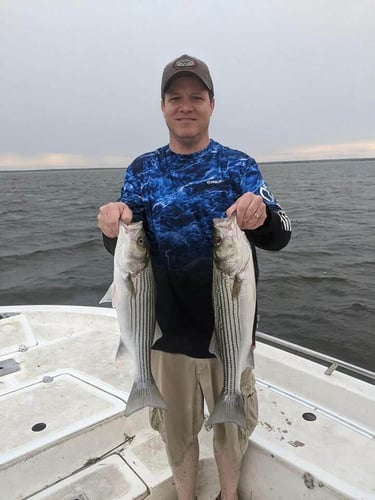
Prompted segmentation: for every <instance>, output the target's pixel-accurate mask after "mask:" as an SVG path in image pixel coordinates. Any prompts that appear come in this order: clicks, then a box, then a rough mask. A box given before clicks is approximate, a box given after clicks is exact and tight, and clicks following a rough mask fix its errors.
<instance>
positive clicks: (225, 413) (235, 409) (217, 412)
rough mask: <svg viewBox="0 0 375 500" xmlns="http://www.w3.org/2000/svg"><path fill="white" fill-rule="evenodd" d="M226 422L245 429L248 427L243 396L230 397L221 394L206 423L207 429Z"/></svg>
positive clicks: (233, 395) (234, 395)
mask: <svg viewBox="0 0 375 500" xmlns="http://www.w3.org/2000/svg"><path fill="white" fill-rule="evenodd" d="M224 422H231V423H233V424H236V425H238V426H239V427H243V428H245V427H246V415H245V406H244V399H243V396H242V394H232V395H228V394H224V393H221V395H220V397H219V399H218V401H217V403H216V405H215V407H214V409H213V411H212V413H211V415H210V416H209V418H208V420H207V422H206V427H207V428H211V427H212V426H213V425H214V424H221V423H224Z"/></svg>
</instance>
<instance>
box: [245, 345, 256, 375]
mask: <svg viewBox="0 0 375 500" xmlns="http://www.w3.org/2000/svg"><path fill="white" fill-rule="evenodd" d="M246 366H249V367H250V368H251V369H252V370H253V369H254V368H255V360H254V349H253V348H251V349H250V350H249V353H248V355H247V360H246Z"/></svg>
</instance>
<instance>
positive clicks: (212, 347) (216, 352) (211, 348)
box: [208, 331, 220, 358]
mask: <svg viewBox="0 0 375 500" xmlns="http://www.w3.org/2000/svg"><path fill="white" fill-rule="evenodd" d="M208 350H209V351H210V353H211V354H214V355H215V356H216V357H217V358H220V356H219V346H218V344H217V339H216V334H215V331H213V332H212V337H211V341H210V345H209V347H208Z"/></svg>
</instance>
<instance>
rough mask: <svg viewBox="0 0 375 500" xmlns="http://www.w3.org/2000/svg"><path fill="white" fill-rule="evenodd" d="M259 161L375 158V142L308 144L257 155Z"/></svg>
mask: <svg viewBox="0 0 375 500" xmlns="http://www.w3.org/2000/svg"><path fill="white" fill-rule="evenodd" d="M257 158H258V160H259V161H297V160H298V161H299V160H333V159H344V158H375V141H356V142H342V143H333V144H308V145H301V146H297V147H294V148H291V149H285V150H280V151H275V152H274V153H271V154H268V153H266V154H261V153H260V154H259V155H257Z"/></svg>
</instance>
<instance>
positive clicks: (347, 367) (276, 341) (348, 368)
mask: <svg viewBox="0 0 375 500" xmlns="http://www.w3.org/2000/svg"><path fill="white" fill-rule="evenodd" d="M256 336H257V339H259V340H261V341H264V343H266V344H271V345H275V346H278V347H280V348H281V349H284V350H286V351H290V352H292V353H298V354H300V355H302V356H304V357H306V358H309V359H312V360H314V361H318V362H322V363H327V364H328V367H327V369H326V371H325V372H324V374H325V375H328V376H329V375H332V373H333V372H334V371H335V370H337V369H340V368H341V369H342V371H345V372H348V373H349V374H352V375H357V376H359V377H358V378H362V377H365V378H366V379H368V380H371V381H375V372H373V371H371V370H367V369H366V368H361V367H360V366H357V365H353V364H351V363H347V362H346V361H342V360H341V359H337V358H334V357H332V356H329V355H327V354H323V353H321V352H318V351H314V350H313V349H309V348H308V347H303V346H300V345H297V344H294V343H293V342H289V341H288V340H284V339H280V338H277V337H274V336H272V335H268V334H267V333H263V332H260V331H259V330H258V331H257V333H256ZM373 383H374V382H373Z"/></svg>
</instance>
